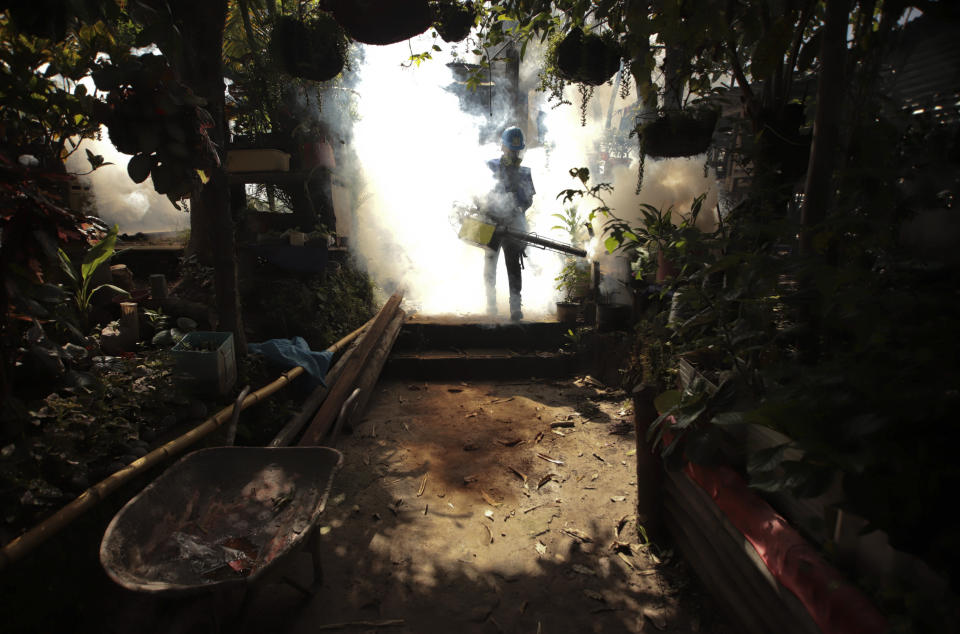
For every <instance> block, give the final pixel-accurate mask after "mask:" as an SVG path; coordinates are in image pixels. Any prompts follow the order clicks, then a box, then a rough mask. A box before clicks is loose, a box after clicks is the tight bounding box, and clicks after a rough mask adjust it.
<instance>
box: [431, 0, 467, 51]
mask: <svg viewBox="0 0 960 634" xmlns="http://www.w3.org/2000/svg"><path fill="white" fill-rule="evenodd" d="M431 8H432V9H433V16H434V17H433V27H434V28H435V29H436V30H437V33H439V34H440V37H442V38H443V41H444V42H460V41H462V40H464V39H466V37H467V36H468V35H470V29H472V28H473V25H474V24H476V21H477V8H476V6H475V5H474V3H473V2H472V1H468V2H463V3H461V2H457V1H456V0H440V1H439V2H433V3H431Z"/></svg>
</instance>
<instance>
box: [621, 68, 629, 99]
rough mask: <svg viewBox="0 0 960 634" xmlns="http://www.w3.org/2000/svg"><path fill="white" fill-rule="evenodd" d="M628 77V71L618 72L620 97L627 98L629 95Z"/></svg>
mask: <svg viewBox="0 0 960 634" xmlns="http://www.w3.org/2000/svg"><path fill="white" fill-rule="evenodd" d="M630 78H631V75H630V73H629V72H622V73H620V98H621V99H627V98H628V97H629V96H630Z"/></svg>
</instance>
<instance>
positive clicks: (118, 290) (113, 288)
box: [90, 284, 130, 297]
mask: <svg viewBox="0 0 960 634" xmlns="http://www.w3.org/2000/svg"><path fill="white" fill-rule="evenodd" d="M101 288H108V289H110V290H111V291H113V292H114V293H119V294H121V295H123V296H124V297H129V296H130V292H129V291H127V290H125V289H122V288H120V287H119V286H114V285H113V284H101V285H100V286H98V287H96V288H95V289H93V290H92V291H90V297H93V295H94V293H96V292H97V291H99V290H100V289H101Z"/></svg>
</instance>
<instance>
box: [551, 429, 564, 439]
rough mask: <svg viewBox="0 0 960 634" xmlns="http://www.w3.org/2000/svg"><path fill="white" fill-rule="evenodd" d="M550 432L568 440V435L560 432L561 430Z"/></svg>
mask: <svg viewBox="0 0 960 634" xmlns="http://www.w3.org/2000/svg"><path fill="white" fill-rule="evenodd" d="M550 431H551V432H552V433H554V434H556V435H557V436H560V437H561V438H566V437H567V435H566V434H565V433H563V432H562V431H560V430H559V429H551V430H550Z"/></svg>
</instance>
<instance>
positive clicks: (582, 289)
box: [555, 257, 590, 324]
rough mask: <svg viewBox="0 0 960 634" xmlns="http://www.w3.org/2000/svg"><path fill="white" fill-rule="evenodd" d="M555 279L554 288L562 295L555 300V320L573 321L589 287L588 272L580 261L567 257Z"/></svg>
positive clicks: (569, 322) (567, 322) (565, 322)
mask: <svg viewBox="0 0 960 634" xmlns="http://www.w3.org/2000/svg"><path fill="white" fill-rule="evenodd" d="M555 280H556V282H557V284H556V289H557V290H558V291H560V293H561V295H562V297H563V299H562V300H560V301H558V302H557V320H558V321H559V322H560V323H564V324H572V323H575V322H576V321H577V317H578V316H579V314H580V302H581V301H582V300H583V298H584V297H585V296H586V292H587V289H589V284H590V272H589V271H588V270H587V268H586V266H584V265H583V263H582V262H579V261H578V260H577V259H576V258H573V257H569V258H567V259H566V262H565V264H564V265H563V268H562V269H560V274H559V275H557V277H556V278H555Z"/></svg>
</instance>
